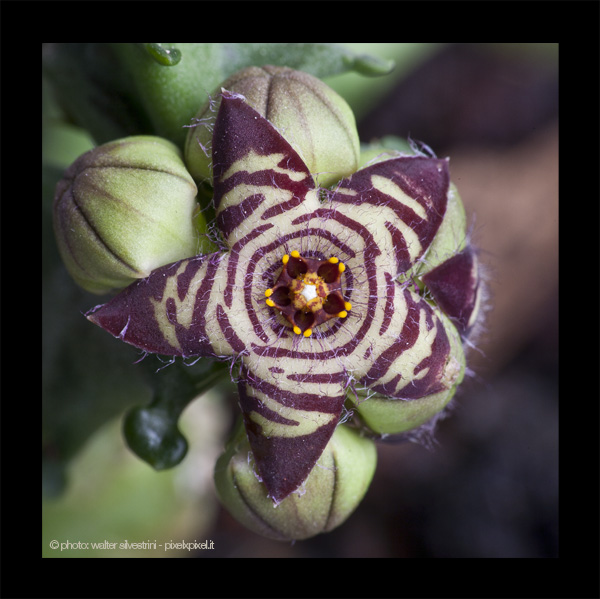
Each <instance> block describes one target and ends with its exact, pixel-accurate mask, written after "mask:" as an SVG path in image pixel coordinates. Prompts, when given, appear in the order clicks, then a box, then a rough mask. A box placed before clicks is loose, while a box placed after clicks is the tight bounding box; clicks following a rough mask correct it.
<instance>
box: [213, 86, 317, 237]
mask: <svg viewBox="0 0 600 599" xmlns="http://www.w3.org/2000/svg"><path fill="white" fill-rule="evenodd" d="M213 164H214V166H213V174H214V201H215V206H216V208H217V225H218V226H219V229H220V230H221V232H222V233H223V235H224V236H225V238H226V239H227V240H228V242H229V245H233V243H234V242H235V240H236V239H237V238H239V236H240V235H245V234H247V233H248V232H249V231H252V230H254V229H256V228H257V227H260V226H261V225H264V224H265V223H268V222H269V221H270V220H272V219H274V218H277V219H279V220H280V221H281V219H286V220H287V221H288V222H289V219H290V218H292V215H293V213H294V211H297V209H298V208H300V209H301V211H302V212H307V211H310V210H314V209H315V208H317V207H318V206H319V201H318V198H317V194H316V191H315V190H314V183H313V179H312V176H311V174H310V172H309V170H308V168H307V166H306V165H305V164H304V162H303V161H302V159H301V158H300V156H299V155H298V154H297V153H296V152H295V150H294V149H293V148H292V146H291V145H290V144H289V143H288V142H287V141H286V140H285V139H284V138H283V137H282V135H281V134H280V133H279V132H278V131H277V130H276V129H275V127H273V125H271V123H269V121H267V120H266V119H265V118H263V117H262V116H261V115H260V114H259V113H258V112H256V110H254V109H253V108H251V107H250V106H249V105H248V104H246V102H245V101H244V99H243V96H240V95H235V94H230V93H228V92H226V91H223V99H222V101H221V106H220V108H219V113H218V115H217V120H216V122H215V129H214V142H213ZM287 213H290V214H289V215H288V214H287Z"/></svg>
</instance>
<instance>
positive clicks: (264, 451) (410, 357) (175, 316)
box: [88, 92, 450, 501]
mask: <svg viewBox="0 0 600 599" xmlns="http://www.w3.org/2000/svg"><path fill="white" fill-rule="evenodd" d="M213 173H214V201H215V207H216V210H217V225H218V228H219V230H220V232H221V234H222V239H223V242H224V250H223V251H220V252H216V253H214V254H210V255H202V256H196V257H194V258H191V259H188V260H183V261H180V262H176V263H174V264H171V265H168V266H165V267H163V268H160V269H158V270H156V271H154V272H153V273H152V274H151V275H150V276H149V277H148V278H147V279H144V280H142V281H139V282H138V283H135V284H134V285H132V286H131V287H129V288H127V289H126V290H124V291H123V292H122V293H121V294H119V295H118V296H117V297H116V298H114V299H113V300H112V301H111V302H109V303H108V304H106V305H104V306H102V307H101V308H100V309H98V310H95V311H93V312H92V313H90V314H89V315H88V317H89V319H90V320H92V321H93V322H95V323H97V324H98V325H100V326H101V327H103V328H104V329H106V330H107V331H109V332H111V333H112V334H113V335H115V336H118V337H119V338H121V339H122V340H123V341H125V342H127V343H130V344H132V345H135V346H136V347H139V348H141V349H143V350H145V351H148V352H153V353H160V354H167V355H179V356H211V357H228V358H230V357H233V358H235V359H236V360H237V361H238V362H239V365H240V378H239V394H240V405H241V409H242V412H243V414H244V419H245V424H246V431H247V433H248V437H249V440H250V443H251V447H252V451H253V453H254V457H255V460H256V464H257V468H258V473H259V475H260V477H261V478H262V480H263V481H264V483H265V485H266V487H267V490H268V492H269V494H270V496H271V497H272V498H273V499H274V500H275V501H280V500H282V499H283V498H285V497H286V496H287V495H289V494H290V493H291V492H292V491H294V490H295V489H297V488H298V487H299V486H300V485H301V484H302V482H303V481H304V479H305V478H306V476H307V475H308V474H309V472H310V470H311V469H312V468H313V466H314V464H315V463H316V461H317V460H318V458H319V456H320V455H321V453H322V451H323V449H324V447H325V445H326V444H327V442H328V440H329V438H330V437H331V435H332V434H333V431H334V430H335V427H336V426H337V424H338V420H339V417H340V414H341V411H342V406H343V403H344V400H345V397H346V392H347V390H348V389H349V388H350V387H352V388H356V389H362V388H368V389H370V390H372V391H373V392H375V393H378V394H381V395H385V396H387V397H389V398H391V399H392V400H413V399H418V398H422V397H425V396H428V395H431V394H434V393H438V392H440V391H442V390H444V389H446V388H448V386H449V384H450V383H449V380H448V376H447V373H446V374H445V369H446V368H447V364H448V362H449V357H450V342H449V339H448V335H447V332H446V329H445V327H444V324H443V321H442V319H441V318H440V317H439V316H438V315H437V313H436V310H437V309H436V308H435V307H433V306H432V305H431V304H430V303H428V301H426V300H425V299H424V298H423V297H422V296H421V295H420V294H418V293H417V292H416V291H414V290H412V289H411V288H410V287H408V286H404V287H403V286H401V285H400V284H399V283H398V282H397V278H398V275H399V274H401V273H403V272H405V271H407V270H409V269H410V268H412V267H413V266H414V264H415V263H416V262H417V261H418V260H420V259H421V258H422V257H423V255H424V253H425V252H426V250H427V248H428V247H429V246H430V244H431V242H432V240H433V239H434V237H435V235H436V233H437V231H438V229H439V227H440V224H441V222H442V219H443V218H444V214H445V211H446V203H447V195H448V188H449V174H448V166H447V162H446V161H445V160H438V159H431V158H425V157H400V158H395V159H392V160H387V161H385V162H380V163H377V164H375V165H373V166H370V167H367V168H365V169H363V170H361V171H358V172H357V173H355V174H354V175H353V176H352V177H350V178H349V179H346V180H344V181H341V182H340V183H339V184H338V186H337V188H336V189H335V190H333V191H327V190H319V189H316V188H315V186H314V183H313V178H312V175H311V174H310V172H309V171H308V169H307V167H306V165H305V164H304V163H303V161H302V159H301V158H300V156H299V155H298V154H297V153H296V152H295V151H294V150H293V149H292V147H291V146H290V145H289V144H288V143H287V141H286V140H285V139H284V138H283V137H282V136H281V134H280V133H279V132H278V131H277V130H275V129H274V128H273V127H272V126H271V125H270V123H269V122H268V121H266V120H265V119H263V118H262V117H260V115H259V114H258V113H256V112H255V111H254V110H253V109H252V108H251V107H250V106H248V105H247V104H246V103H245V102H244V100H243V98H242V97H241V96H237V95H234V94H228V93H227V92H224V93H223V100H222V102H221V107H220V110H219V113H218V116H217V120H216V123H215V128H214V140H213ZM294 250H297V251H299V252H300V254H301V255H302V256H306V257H309V258H317V259H319V260H327V259H328V258H330V257H332V256H335V257H337V258H339V260H340V261H341V262H343V263H344V264H345V265H346V270H345V271H344V272H343V274H342V278H341V284H342V291H343V294H344V299H345V300H346V301H348V302H350V303H351V305H352V309H351V310H350V311H349V313H348V315H347V317H346V318H343V319H340V318H335V319H332V320H328V321H327V322H325V323H323V324H321V325H319V326H318V327H316V328H315V330H314V331H313V333H312V335H311V336H310V337H303V336H302V335H300V336H298V335H295V334H294V333H293V331H292V328H291V325H290V323H289V322H287V321H286V320H285V319H284V318H283V317H282V315H281V314H280V313H279V312H278V311H277V310H276V309H274V308H272V307H270V306H268V305H266V303H265V290H266V289H268V288H270V287H271V286H272V285H273V284H274V282H275V281H276V279H277V277H278V275H279V273H280V272H281V268H282V262H281V260H282V256H284V255H285V254H290V253H291V252H292V251H294Z"/></svg>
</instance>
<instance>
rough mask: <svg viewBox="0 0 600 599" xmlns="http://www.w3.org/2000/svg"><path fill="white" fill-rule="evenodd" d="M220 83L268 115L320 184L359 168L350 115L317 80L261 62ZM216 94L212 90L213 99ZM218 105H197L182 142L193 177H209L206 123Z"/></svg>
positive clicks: (341, 101) (339, 99)
mask: <svg viewBox="0 0 600 599" xmlns="http://www.w3.org/2000/svg"><path fill="white" fill-rule="evenodd" d="M221 87H222V88H223V89H226V90H228V91H230V92H233V93H236V94H241V95H242V96H244V97H245V98H246V101H247V102H248V104H250V106H252V107H253V108H254V109H255V110H256V111H257V112H259V113H260V115H261V116H263V117H265V118H266V119H267V120H269V121H270V122H271V124H272V125H274V126H275V127H276V128H277V129H278V130H279V132H280V133H281V134H282V135H283V136H284V137H285V139H286V140H287V141H288V142H289V143H290V144H291V145H292V147H293V148H294V149H295V150H296V151H297V152H298V153H299V154H300V156H301V157H302V159H303V160H304V162H305V163H306V165H307V166H308V168H309V170H310V172H311V173H312V174H313V176H315V179H316V181H317V183H318V184H319V185H321V186H324V187H328V186H330V185H332V184H334V183H335V182H336V181H339V180H340V179H341V178H343V177H345V176H347V175H350V174H351V173H353V172H354V171H355V170H356V169H357V168H358V164H359V156H360V144H359V139H358V132H357V130H356V122H355V119H354V114H353V113H352V110H351V108H350V106H348V104H347V103H346V101H345V100H344V99H343V98H342V97H341V96H339V95H338V94H337V93H336V92H335V91H333V90H332V89H331V88H330V87H328V86H327V85H325V83H323V82H322V81H321V80H320V79H317V78H316V77H313V76H312V75H309V74H307V73H303V72H301V71H295V70H293V69H290V68H287V67H277V66H270V65H266V66H263V67H248V68H246V69H243V70H241V71H238V72H237V73H236V74H234V75H232V76H231V77H230V78H229V79H227V80H226V81H225V82H224V83H223V84H222V86H221ZM219 93H220V92H219V91H216V92H214V93H213V96H212V97H213V100H215V99H216V98H217V96H218V94H219ZM219 97H220V96H219ZM218 104H219V101H217V102H214V101H211V102H209V103H207V104H206V105H205V106H203V107H202V108H201V110H200V111H199V112H198V114H197V115H196V119H195V123H196V126H194V127H192V128H191V129H190V132H189V134H188V138H187V141H186V146H185V160H186V164H187V166H188V169H189V171H190V172H191V173H192V175H193V176H194V177H195V178H196V179H197V180H204V179H209V178H210V177H211V176H212V162H211V160H212V156H211V145H212V127H211V123H212V122H214V118H215V116H216V114H217V109H218Z"/></svg>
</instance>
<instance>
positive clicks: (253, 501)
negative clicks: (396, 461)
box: [215, 425, 377, 541]
mask: <svg viewBox="0 0 600 599" xmlns="http://www.w3.org/2000/svg"><path fill="white" fill-rule="evenodd" d="M376 461H377V451H376V449H375V445H374V443H373V442H372V441H371V440H369V439H367V438H365V437H361V436H360V435H359V433H357V432H356V431H355V430H353V429H350V428H348V427H346V426H343V425H339V426H338V427H337V429H336V430H335V432H334V434H333V436H332V438H331V440H330V441H329V443H328V445H327V446H326V447H325V450H324V451H323V454H322V456H321V458H320V459H319V461H318V462H317V464H316V465H315V467H314V468H313V470H312V471H311V473H310V474H309V475H308V477H307V479H306V480H305V481H304V483H303V485H301V487H300V488H299V489H298V491H295V492H294V493H292V494H291V495H289V496H288V497H286V498H285V499H284V500H283V501H281V502H280V503H279V504H276V503H274V502H273V500H272V499H271V498H270V497H268V495H267V490H266V488H265V486H264V484H263V483H262V482H261V481H260V478H259V476H258V474H257V471H256V467H255V463H254V457H253V454H252V451H251V449H250V444H249V442H248V439H247V437H246V433H245V431H244V428H243V426H240V427H238V430H237V432H236V433H235V434H234V436H233V438H232V439H231V441H230V443H229V444H228V446H227V448H226V450H225V453H224V454H223V455H222V456H221V457H220V458H219V460H218V461H217V464H216V467H215V484H216V487H217V492H218V494H219V497H220V499H221V501H222V502H223V504H224V505H225V507H226V508H227V509H228V510H229V511H230V512H231V514H232V515H233V516H235V518H236V519H237V520H239V521H240V522H241V523H242V524H244V525H245V526H246V527H248V528H249V529H251V530H252V531H254V532H256V533H258V534H260V535H263V536H265V537H268V538H271V539H276V540H279V541H289V540H295V539H307V538H309V537H313V536H315V535H317V534H320V533H324V532H329V531H331V530H332V529H334V528H335V527H337V526H339V525H340V524H342V522H344V521H345V520H346V519H347V518H348V517H349V516H350V514H351V513H352V512H353V511H354V509H355V508H356V507H357V506H358V504H359V503H360V501H361V500H362V498H363V497H364V495H365V493H366V491H367V489H368V487H369V485H370V483H371V479H372V478H373V474H374V472H375V465H376Z"/></svg>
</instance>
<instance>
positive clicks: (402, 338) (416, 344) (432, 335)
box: [358, 281, 458, 399]
mask: <svg viewBox="0 0 600 599" xmlns="http://www.w3.org/2000/svg"><path fill="white" fill-rule="evenodd" d="M386 315H387V320H386V321H385V322H384V324H383V325H382V327H381V329H380V331H379V336H378V337H375V336H372V337H371V340H372V342H373V344H372V349H371V355H370V356H369V362H370V364H371V366H370V368H369V370H368V371H367V372H366V374H365V375H364V376H363V377H362V378H361V379H360V380H359V381H358V386H359V387H360V386H363V387H368V388H369V389H370V390H371V391H373V392H376V393H379V394H381V395H385V396H386V397H389V398H392V399H418V398H421V397H425V396H427V395H431V394H433V393H438V392H440V391H444V390H446V389H448V388H450V387H452V386H453V385H454V384H455V382H456V376H455V375H457V374H458V371H457V368H456V365H455V364H454V361H453V360H452V359H451V358H452V351H451V350H452V347H451V343H450V340H449V339H448V335H447V334H446V331H445V327H444V323H443V322H442V321H441V320H440V318H439V317H438V316H437V315H436V314H435V311H434V309H433V308H432V307H431V306H430V305H429V304H428V303H427V302H426V301H425V300H424V299H423V298H422V297H420V296H419V295H418V294H416V293H414V292H413V291H409V290H408V289H404V290H403V289H402V288H401V286H400V285H399V284H398V283H395V282H391V281H390V285H389V286H388V301H387V305H386ZM455 371H456V372H455Z"/></svg>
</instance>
